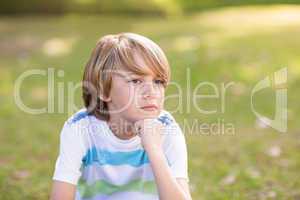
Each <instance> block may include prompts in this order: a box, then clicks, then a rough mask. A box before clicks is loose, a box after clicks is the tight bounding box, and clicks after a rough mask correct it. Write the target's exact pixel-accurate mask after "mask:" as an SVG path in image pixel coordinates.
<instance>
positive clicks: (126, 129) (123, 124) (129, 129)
mask: <svg viewBox="0 0 300 200" xmlns="http://www.w3.org/2000/svg"><path fill="white" fill-rule="evenodd" d="M107 123H108V125H109V128H110V129H111V131H112V133H113V134H114V135H115V136H116V137H118V138H120V139H122V140H128V139H130V138H132V137H134V136H136V134H135V133H134V131H133V124H132V123H129V122H127V121H125V120H123V119H110V120H109V121H108V122H107Z"/></svg>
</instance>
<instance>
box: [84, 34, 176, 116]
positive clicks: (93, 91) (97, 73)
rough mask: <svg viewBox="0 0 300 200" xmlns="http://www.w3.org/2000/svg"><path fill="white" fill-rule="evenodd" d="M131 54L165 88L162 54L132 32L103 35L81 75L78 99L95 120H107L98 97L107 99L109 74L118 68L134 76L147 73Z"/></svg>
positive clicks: (167, 70)
mask: <svg viewBox="0 0 300 200" xmlns="http://www.w3.org/2000/svg"><path fill="white" fill-rule="evenodd" d="M134 54H137V55H138V56H141V57H142V58H143V60H144V61H145V63H146V64H147V67H148V68H150V70H151V71H152V72H153V73H154V74H155V76H157V77H158V78H160V79H161V80H162V82H163V85H164V87H167V85H168V83H169V81H170V67H169V63H168V60H167V58H166V56H165V54H164V52H163V51H162V50H161V48H160V47H159V46H158V45H157V44H155V43H154V42H153V41H152V40H150V39H148V38H146V37H144V36H141V35H138V34H135V33H120V34H115V35H105V36H103V37H102V38H100V39H99V41H98V42H97V44H96V47H95V48H94V49H93V51H92V54H91V57H90V59H89V61H88V62H87V64H86V66H85V70H84V75H83V81H82V83H83V87H82V89H83V94H82V97H83V101H84V106H85V107H86V108H87V111H88V112H89V113H90V114H92V115H94V116H96V117H97V118H99V119H103V120H109V113H108V106H107V103H106V102H105V101H103V99H101V98H100V96H104V97H108V96H109V93H110V89H111V82H112V73H110V72H111V71H113V70H116V69H119V68H120V67H122V68H125V69H127V70H129V71H131V72H134V73H135V74H138V75H146V74H147V72H145V71H144V70H143V68H142V66H139V65H138V64H137V62H136V60H135V59H134ZM106 72H108V73H106Z"/></svg>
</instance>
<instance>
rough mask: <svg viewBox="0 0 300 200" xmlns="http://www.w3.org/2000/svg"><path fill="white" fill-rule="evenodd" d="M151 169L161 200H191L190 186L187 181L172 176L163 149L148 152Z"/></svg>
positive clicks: (152, 149) (153, 149)
mask: <svg viewBox="0 0 300 200" xmlns="http://www.w3.org/2000/svg"><path fill="white" fill-rule="evenodd" d="M147 153H148V156H149V160H150V163H151V167H152V169H153V173H154V176H155V180H156V183H157V186H158V192H159V197H160V199H161V200H165V199H173V200H177V199H178V200H191V199H192V197H191V195H190V192H189V189H188V184H187V181H186V180H185V179H176V178H174V177H173V176H172V174H171V171H170V168H169V166H168V164H167V161H166V159H165V156H164V153H163V151H162V148H151V149H149V150H148V151H147Z"/></svg>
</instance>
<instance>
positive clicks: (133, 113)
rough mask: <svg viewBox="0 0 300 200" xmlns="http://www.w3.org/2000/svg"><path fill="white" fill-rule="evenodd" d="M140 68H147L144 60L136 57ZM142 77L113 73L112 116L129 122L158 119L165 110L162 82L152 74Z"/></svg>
mask: <svg viewBox="0 0 300 200" xmlns="http://www.w3.org/2000/svg"><path fill="white" fill-rule="evenodd" d="M136 62H137V64H139V66H146V64H145V63H144V61H143V59H141V58H140V57H136ZM144 69H145V70H146V71H149V75H148V74H147V75H144V76H140V75H137V74H134V73H133V72H130V71H128V70H122V71H117V72H116V73H113V76H112V85H111V91H110V98H109V99H110V101H109V102H108V107H109V112H110V116H111V117H112V118H114V119H120V118H122V119H124V120H126V121H127V122H130V123H131V122H135V121H137V120H141V119H145V118H152V117H157V116H158V114H159V113H160V111H161V110H162V109H163V103H164V93H165V88H164V86H163V84H162V80H161V79H159V78H158V77H156V76H155V75H154V74H152V73H151V71H150V69H149V68H148V67H145V68H144ZM149 105H154V106H156V108H154V109H153V108H152V109H145V108H143V107H144V106H149Z"/></svg>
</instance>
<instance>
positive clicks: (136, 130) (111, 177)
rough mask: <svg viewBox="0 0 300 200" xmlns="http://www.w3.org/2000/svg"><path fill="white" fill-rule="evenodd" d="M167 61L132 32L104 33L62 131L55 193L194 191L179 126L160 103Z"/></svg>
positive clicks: (165, 198) (114, 197) (128, 195)
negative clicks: (80, 104) (79, 103)
mask: <svg viewBox="0 0 300 200" xmlns="http://www.w3.org/2000/svg"><path fill="white" fill-rule="evenodd" d="M169 81H170V68H169V64H168V61H167V59H166V57H165V55H164V53H163V51H162V50H161V49H160V48H159V46H158V45H156V44H155V43H154V42H153V41H151V40H150V39H148V38H146V37H143V36H141V35H138V34H134V33H120V34H117V35H106V36H104V37H102V38H101V39H100V40H99V41H98V42H97V45H96V47H95V49H94V50H93V52H92V55H91V57H90V59H89V61H88V63H87V65H86V67H85V71H84V76H83V100H84V104H85V108H84V109H82V110H80V111H79V112H77V113H76V114H74V115H73V116H72V117H70V118H69V119H68V120H67V121H66V122H65V124H64V127H63V129H62V131H61V136H60V151H59V156H58V158H57V161H56V165H55V172H54V176H53V180H54V183H53V189H52V194H51V199H52V200H58V199H62V200H71V199H77V200H79V199H93V200H102V199H106V200H118V199H138V200H139V199H141V200H144V199H145V200H157V199H161V200H176V199H178V200H179V199H180V200H181V199H191V196H190V192H189V187H188V181H189V179H188V172H187V149H186V144H185V138H184V135H183V133H182V131H181V128H180V127H179V125H178V124H177V123H176V121H175V119H174V118H173V117H172V115H171V114H170V113H169V112H167V111H166V110H164V109H163V102H164V92H165V89H166V87H167V84H168V82H169Z"/></svg>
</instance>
